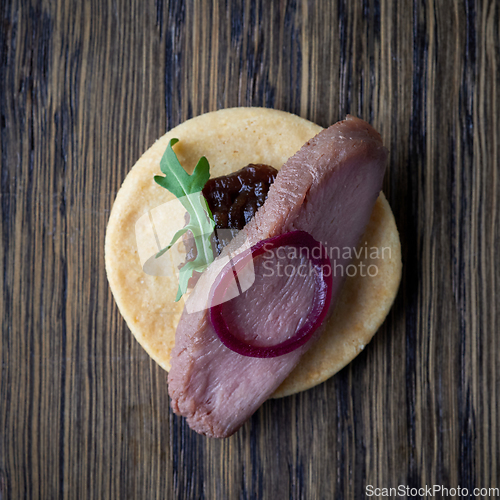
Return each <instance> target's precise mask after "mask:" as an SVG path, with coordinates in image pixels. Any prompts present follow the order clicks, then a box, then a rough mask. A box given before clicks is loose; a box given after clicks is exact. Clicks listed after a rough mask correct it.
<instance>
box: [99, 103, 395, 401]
mask: <svg viewBox="0 0 500 500" xmlns="http://www.w3.org/2000/svg"><path fill="white" fill-rule="evenodd" d="M320 131H321V127H319V126H318V125H315V124H314V123H311V122H309V121H307V120H304V119H302V118H299V117H298V116H295V115H292V114H289V113H285V112H283V111H276V110H271V109H265V108H232V109H225V110H220V111H215V112H212V113H207V114H204V115H201V116H198V117H196V118H193V119H191V120H188V121H186V122H184V123H182V124H181V125H179V126H178V127H175V128H174V129H172V130H171V131H170V132H168V133H167V134H165V135H164V136H163V137H162V138H160V139H159V140H158V141H156V142H155V143H154V144H153V146H152V147H151V148H150V149H148V150H147V151H146V152H145V153H144V155H143V156H142V157H141V158H140V159H139V161H138V162H137V163H136V164H135V165H134V167H133V168H132V170H131V171H130V173H129V174H128V175H127V177H126V179H125V181H124V182H123V185H122V187H121V188H120V190H119V192H118V194H117V197H116V200H115V203H114V205H113V209H112V211H111V216H110V219H109V223H108V228H107V233H106V248H105V256H106V271H107V275H108V280H109V283H110V286H111V290H112V292H113V295H114V297H115V300H116V302H117V304H118V308H119V309H120V312H121V313H122V315H123V317H124V318H125V321H126V322H127V324H128V326H129V327H130V329H131V331H132V333H133V334H134V336H135V337H136V339H137V340H138V341H139V343H140V344H141V345H142V346H143V347H144V349H145V350H146V351H147V352H148V354H149V355H150V356H151V357H152V358H153V359H154V360H155V361H156V362H157V363H158V364H159V365H160V366H161V367H163V368H164V369H165V370H169V368H170V352H171V350H172V348H173V346H174V342H175V329H176V326H177V323H178V321H179V318H180V315H181V312H182V309H183V306H184V303H183V301H182V300H181V301H180V302H177V303H176V302H174V298H175V295H176V291H177V283H176V282H175V280H173V279H172V278H171V277H165V276H151V275H148V274H146V273H145V272H144V271H143V268H142V265H141V262H140V259H139V253H138V247H137V240H136V227H135V226H136V222H137V221H138V220H139V219H140V218H141V217H142V216H143V215H144V214H147V213H148V212H150V211H151V210H154V209H155V208H156V207H158V206H160V205H162V204H164V203H166V202H169V201H171V200H174V199H175V197H174V196H173V195H172V194H170V193H169V192H168V191H167V190H165V189H163V188H161V187H160V186H158V185H157V184H156V183H155V182H154V180H153V176H154V175H155V174H159V173H160V159H161V157H162V155H163V153H164V152H165V149H166V147H167V145H168V142H169V141H170V139H172V138H174V137H175V138H177V139H179V143H178V144H176V145H175V146H174V150H175V152H176V154H177V156H178V158H179V161H180V162H181V164H182V165H183V166H184V167H185V168H187V170H188V171H189V172H191V171H192V170H193V168H194V166H195V165H196V162H197V161H198V159H199V158H200V157H201V156H206V157H207V159H208V161H209V163H210V173H211V176H212V177H218V176H220V175H226V174H228V173H231V172H234V171H235V170H238V169H240V168H241V167H244V166H246V165H247V164H249V163H265V164H268V165H272V166H273V167H275V168H277V169H280V168H281V166H282V165H283V164H284V163H285V162H286V160H287V159H288V158H289V157H290V156H292V155H293V154H294V153H295V152H296V151H298V150H299V149H300V148H301V146H302V145H303V144H304V143H305V142H307V141H308V140H309V139H311V138H312V137H313V136H315V135H316V134H317V133H318V132H320ZM177 216H178V217H177V219H176V218H174V217H172V218H168V219H163V220H162V224H161V230H162V232H163V233H164V237H165V239H166V240H169V238H170V237H171V235H173V233H174V232H175V231H176V230H177V229H178V227H177V226H178V221H179V217H182V211H180V212H179V213H178V214H177ZM141 241H143V240H141ZM365 248H366V251H365V250H364V249H365ZM377 249H378V251H377ZM155 250H157V249H154V248H152V249H151V254H152V253H153V252H154V251H155ZM359 250H362V252H361V254H362V255H361V256H360V258H359V259H355V260H354V261H353V264H354V265H355V266H357V267H356V268H357V269H358V272H356V273H355V275H354V276H353V277H348V278H347V280H346V283H345V285H344V288H343V290H342V293H341V296H340V297H339V301H338V304H337V307H336V310H335V313H334V315H333V316H332V318H331V319H330V321H329V323H328V327H327V329H326V331H325V333H324V334H323V336H322V337H321V339H320V340H319V341H318V343H317V344H315V345H314V346H313V347H312V348H311V349H310V350H309V351H308V352H307V353H306V355H305V356H304V357H303V358H302V360H301V362H300V363H299V365H298V366H297V367H296V368H295V370H294V371H293V372H292V373H291V374H290V375H289V377H288V378H287V379H286V380H285V381H284V382H283V384H282V385H281V386H280V387H279V388H278V389H277V391H276V392H275V394H274V397H282V396H287V395H289V394H293V393H295V392H299V391H303V390H305V389H308V388H310V387H313V386H315V385H317V384H319V383H321V382H323V381H324V380H326V379H327V378H329V377H331V376H332V375H334V374H335V373H336V372H337V371H339V370H340V369H341V368H343V367H344V366H345V365H346V364H348V363H349V362H350V361H351V360H352V359H353V358H354V357H355V356H356V355H357V354H359V353H360V352H361V350H362V349H363V348H364V347H365V346H366V344H368V342H370V340H371V338H372V337H373V335H374V334H375V333H376V331H377V329H378V328H379V326H380V325H381V324H382V322H383V321H384V318H385V317H386V315H387V313H388V311H389V309H390V307H391V305H392V302H393V301H394V298H395V296H396V293H397V289H398V286H399V282H400V278H401V249H400V242H399V235H398V231H397V228H396V224H395V221H394V216H393V214H392V212H391V209H390V207H389V204H388V203H387V200H386V199H385V197H384V195H383V194H382V193H381V194H380V197H379V199H378V200H377V203H376V204H375V208H374V210H373V214H372V217H371V220H370V223H369V225H368V227H367V229H366V233H365V236H364V238H363V239H362V242H361V245H360V249H359ZM377 254H378V255H377ZM360 263H361V264H363V265H364V266H365V267H364V268H362V269H364V273H363V272H359V269H360V267H359V264H360ZM370 265H372V266H376V269H377V274H376V275H375V276H372V277H370V276H369V275H368V272H367V270H368V266H370ZM352 269H354V268H352ZM370 269H371V273H370V274H375V267H372V268H370ZM362 274H364V276H362Z"/></svg>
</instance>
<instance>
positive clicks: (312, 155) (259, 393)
mask: <svg viewBox="0 0 500 500" xmlns="http://www.w3.org/2000/svg"><path fill="white" fill-rule="evenodd" d="M386 161H387V150H386V149H385V148H384V147H383V145H382V141H381V138H380V135H379V133H378V132H376V131H375V130H374V129H373V128H372V127H371V126H370V125H369V124H368V123H366V122H364V121H363V120H360V119H358V118H355V117H352V116H347V118H346V119H345V120H343V121H340V122H338V123H336V124H334V125H332V126H331V127H329V128H328V129H325V130H323V131H322V132H320V133H319V134H318V135H317V136H315V137H314V138H313V139H311V140H310V141H309V142H307V143H306V144H305V145H304V146H303V147H302V148H301V149H300V150H299V151H298V152H297V153H296V154H295V155H294V156H292V157H291V158H290V159H289V160H288V161H287V162H286V163H285V165H283V167H282V168H281V170H280V172H279V173H278V176H277V177H276V180H275V182H274V183H273V184H272V186H271V188H270V190H269V194H268V197H267V200H266V202H265V204H264V205H263V206H262V207H261V208H260V209H259V210H258V212H257V213H256V214H255V217H254V218H253V219H252V220H251V221H250V222H249V223H248V224H247V225H246V226H245V228H244V230H243V231H244V232H245V235H246V237H247V238H248V240H249V241H250V243H251V244H255V243H257V242H258V241H261V240H264V239H267V238H270V237H273V236H276V235H279V234H283V233H286V232H288V231H293V230H302V231H306V232H308V233H310V234H311V235H312V236H313V237H314V238H315V239H316V240H318V241H320V242H322V243H323V245H325V246H326V247H327V250H329V251H330V255H331V257H332V259H331V260H332V262H331V264H332V268H333V269H334V273H333V274H334V277H333V294H332V297H333V299H332V304H331V306H330V310H329V315H331V314H332V312H333V309H334V306H335V298H336V297H337V296H338V294H339V291H340V289H341V287H342V284H343V281H344V279H343V275H345V274H346V273H345V272H342V269H345V267H346V266H347V265H348V264H349V261H348V260H344V259H342V258H338V257H339V255H338V254H339V252H336V251H334V252H333V254H332V251H331V250H330V249H335V248H340V249H343V248H344V247H349V248H355V247H356V246H357V245H358V243H359V240H360V238H361V236H362V235H363V233H364V230H365V227H366V225H367V223H368V221H369V219H370V215H371V212H372V209H373V206H374V204H375V201H376V200H377V197H378V195H379V193H380V190H381V187H382V181H383V177H384V171H385V165H386ZM342 253H344V252H340V257H342ZM344 254H345V253H344ZM334 257H335V258H336V259H335V258H334ZM262 264H263V263H262V262H256V265H255V270H256V274H257V279H256V286H253V287H251V288H250V290H248V291H247V292H245V294H246V295H245V296H243V297H241V298H238V299H237V300H234V301H231V303H228V304H229V305H228V306H227V307H228V309H227V310H228V312H229V315H230V317H231V320H230V321H231V325H234V328H240V329H242V330H245V329H246V328H248V329H253V331H254V332H260V334H261V336H262V338H263V339H264V343H265V342H267V341H269V340H271V343H278V342H280V341H282V340H284V339H285V338H287V337H288V336H290V335H291V334H293V333H294V331H295V328H297V327H298V326H300V324H302V322H303V321H305V319H306V318H307V314H308V311H309V304H310V303H311V297H312V293H313V284H312V282H311V281H310V280H308V279H304V280H302V281H300V280H298V279H297V277H295V278H294V279H285V278H283V277H275V278H269V279H268V281H267V282H266V283H267V285H266V286H260V288H259V283H260V284H261V285H262V283H263V281H262V280H260V279H259V276H262V271H263V266H262ZM211 267H212V266H211ZM210 272H212V271H211V268H210V267H209V269H207V270H206V271H205V273H210ZM269 280H270V281H269ZM200 285H201V286H202V285H203V280H200V282H199V283H198V284H197V287H198V286H200ZM194 292H196V288H195V290H194ZM189 300H191V299H189ZM301 311H303V314H301ZM297 314H298V316H297ZM321 330H322V328H319V329H318V331H317V333H316V334H315V335H314V337H313V338H312V339H311V340H310V341H308V342H307V343H306V344H305V345H303V346H302V347H301V348H299V349H297V350H295V351H293V352H291V353H288V354H285V355H283V356H279V357H275V358H251V357H247V356H242V355H240V354H237V353H235V352H234V351H232V350H230V349H228V348H227V347H225V346H224V345H223V344H222V343H221V341H220V340H219V338H218V336H217V334H216V332H215V331H214V329H213V328H212V325H211V323H210V318H209V311H208V309H206V310H203V311H200V312H195V313H191V314H188V313H187V311H186V310H184V312H183V315H182V317H181V320H180V322H179V325H178V327H177V331H176V337H175V348H174V349H173V351H172V358H171V370H170V372H169V376H168V385H169V394H170V397H171V405H172V408H173V410H174V412H175V413H177V414H179V415H183V416H184V417H186V418H187V421H188V423H189V425H190V427H191V428H192V429H193V430H195V431H197V432H199V433H201V434H205V435H208V436H212V437H219V438H222V437H227V436H230V435H231V434H233V433H234V432H235V431H236V430H237V429H238V428H239V427H240V426H241V425H242V424H243V423H244V422H245V421H246V420H247V419H248V418H249V417H250V416H251V415H252V414H253V413H254V412H255V411H256V410H257V409H258V408H259V407H260V405H261V404H262V403H263V402H264V401H265V400H266V399H267V398H268V397H269V396H270V395H271V394H272V393H273V392H274V391H275V390H276V388H277V387H278V386H279V385H280V384H281V382H283V380H284V379H285V378H286V377H287V376H288V374H289V373H290V372H291V371H292V370H293V368H294V367H295V366H296V365H297V363H298V362H299V360H300V357H301V356H302V355H303V354H304V352H306V351H307V349H309V348H310V347H311V345H312V343H313V342H314V341H315V340H316V339H317V338H318V336H319V335H321ZM254 337H255V336H253V338H254Z"/></svg>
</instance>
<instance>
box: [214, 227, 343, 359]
mask: <svg viewBox="0 0 500 500" xmlns="http://www.w3.org/2000/svg"><path fill="white" fill-rule="evenodd" d="M282 246H289V247H296V248H298V249H301V248H308V249H309V250H310V251H309V252H308V253H307V255H308V257H309V260H310V261H311V265H312V268H313V269H314V283H315V290H314V298H313V303H312V306H311V308H310V312H309V314H308V317H307V320H306V321H305V323H304V324H303V325H302V326H301V327H300V328H299V330H298V331H297V332H296V333H295V334H294V335H293V336H292V337H290V338H288V339H287V340H285V341H283V342H280V343H279V344H275V345H271V346H267V345H266V346H257V345H253V344H250V343H247V342H244V341H242V340H241V339H238V338H237V337H235V336H234V335H233V334H232V333H231V331H230V329H229V328H228V325H227V323H226V321H225V320H224V317H223V314H222V304H223V302H224V301H223V300H220V299H221V298H223V297H224V294H225V292H226V290H227V288H228V287H229V286H230V284H231V283H232V282H233V280H234V279H235V276H237V273H239V271H241V270H242V269H243V268H244V267H245V265H247V264H248V262H249V260H250V259H255V258H256V257H258V256H259V255H261V254H263V253H264V252H265V251H268V250H272V249H275V248H279V247H282ZM318 247H319V248H320V251H319V252H317V253H319V256H318V257H315V256H314V254H315V252H313V251H312V250H313V248H318ZM332 282H333V279H332V268H331V264H330V259H329V258H328V255H327V252H326V250H325V248H324V247H323V245H321V243H320V242H318V241H316V240H315V239H314V238H313V237H312V236H311V235H310V234H309V233H306V232H305V231H291V232H288V233H284V234H280V235H278V236H274V237H272V238H268V239H266V240H262V241H259V242H258V243H257V244H256V245H254V246H253V247H252V248H251V249H250V251H248V250H247V251H244V252H242V253H240V254H238V255H237V256H236V257H235V258H233V259H232V260H231V262H229V263H228V264H227V265H226V266H225V267H224V268H223V269H222V271H221V272H220V274H219V276H218V277H217V279H216V281H215V283H214V284H213V286H212V289H211V291H210V304H214V303H215V304H216V305H214V306H212V307H211V308H210V321H211V323H212V326H213V327H214V330H215V332H216V333H217V335H218V337H219V339H220V340H221V342H222V343H223V344H224V345H225V346H226V347H227V348H229V349H231V350H232V351H235V352H237V353H238V354H241V355H243V356H249V357H253V358H274V357H276V356H282V355H283V354H287V353H289V352H292V351H294V350H295V349H298V348H299V347H300V346H302V345H304V344H305V343H306V342H307V341H308V340H309V339H310V338H311V337H312V336H313V334H314V332H315V331H316V330H317V329H318V327H319V326H320V325H321V323H322V322H323V320H324V319H325V317H326V315H327V313H328V309H329V307H330V302H331V300H332Z"/></svg>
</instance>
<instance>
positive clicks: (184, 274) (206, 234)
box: [154, 139, 215, 302]
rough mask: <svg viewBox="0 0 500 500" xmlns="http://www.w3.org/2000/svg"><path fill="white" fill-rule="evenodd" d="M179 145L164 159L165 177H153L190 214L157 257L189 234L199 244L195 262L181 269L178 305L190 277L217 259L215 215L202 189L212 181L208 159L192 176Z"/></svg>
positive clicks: (167, 151) (163, 170) (199, 164)
mask: <svg viewBox="0 0 500 500" xmlns="http://www.w3.org/2000/svg"><path fill="white" fill-rule="evenodd" d="M177 142H179V140H178V139H171V140H170V142H169V144H168V146H167V149H166V150H165V153H164V154H163V157H162V159H161V162H160V168H161V171H162V172H163V173H164V174H165V177H162V176H161V175H155V176H154V180H155V181H156V183H157V184H159V185H160V186H162V187H164V188H165V189H168V190H169V191H170V192H171V193H172V194H174V195H175V196H176V197H177V198H178V199H179V201H180V202H181V203H182V205H183V206H184V208H185V209H186V210H187V212H188V214H189V222H188V224H187V225H186V226H185V227H183V228H182V229H179V231H177V232H176V233H175V234H174V236H173V238H172V241H171V242H170V243H169V245H168V246H166V247H165V248H164V249H163V250H160V251H159V252H158V253H157V254H156V258H158V257H161V256H162V255H163V254H164V253H165V252H167V251H168V250H169V249H170V248H171V247H172V245H173V244H174V243H175V242H176V241H177V240H178V239H179V238H180V237H181V236H182V235H183V234H184V233H186V232H187V231H191V232H192V234H193V237H194V240H195V244H196V250H197V256H196V259H195V260H193V261H190V262H186V264H185V265H184V266H183V267H182V268H181V269H180V272H179V289H178V291H177V297H176V299H175V301H176V302H177V301H178V300H179V299H180V298H181V297H182V295H183V294H184V293H185V292H186V290H187V285H188V281H189V278H191V276H192V275H193V272H194V271H197V272H203V271H204V270H205V269H206V268H207V267H208V265H209V264H210V263H211V262H212V261H213V260H214V255H213V252H212V245H211V242H210V236H211V234H212V233H213V231H214V228H215V222H214V220H213V217H212V213H211V212H210V209H209V208H208V204H207V201H206V200H205V198H204V197H203V194H202V192H201V190H202V189H203V186H205V183H206V182H207V181H208V179H209V178H210V166H209V164H208V160H207V159H206V158H205V157H204V156H202V157H201V158H200V159H199V160H198V163H197V164H196V167H195V168H194V171H193V173H192V174H191V175H189V174H188V173H187V172H186V171H185V170H184V168H182V165H181V164H180V162H179V159H178V158H177V155H176V154H175V152H174V150H173V149H172V146H173V145H174V144H176V143H177Z"/></svg>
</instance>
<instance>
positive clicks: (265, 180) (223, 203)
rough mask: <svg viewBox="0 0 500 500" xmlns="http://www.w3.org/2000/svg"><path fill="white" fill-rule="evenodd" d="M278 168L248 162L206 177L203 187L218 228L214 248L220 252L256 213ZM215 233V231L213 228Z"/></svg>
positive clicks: (264, 199)
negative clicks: (213, 176)
mask: <svg viewBox="0 0 500 500" xmlns="http://www.w3.org/2000/svg"><path fill="white" fill-rule="evenodd" d="M277 173H278V171H277V170H276V169H275V168H273V167H270V166H269V165H262V164H259V165H254V164H250V165H247V166H246V167H244V168H242V169H240V170H238V171H237V172H234V173H232V174H229V175H223V176H222V177H215V178H214V179H209V180H208V181H207V183H206V184H205V187H204V188H203V196H205V199H206V200H207V202H208V206H209V207H210V210H211V212H212V215H213V217H214V221H215V227H216V230H217V229H229V231H223V234H222V236H221V235H220V234H221V233H219V236H218V237H216V238H214V243H215V250H216V252H217V254H220V252H221V251H222V249H223V248H224V247H225V246H226V245H227V244H228V243H229V242H230V241H231V239H232V238H233V237H234V236H235V235H236V233H237V232H238V231H240V230H241V229H243V227H244V226H245V224H247V223H248V222H249V221H250V220H251V219H252V217H253V216H254V215H255V212H257V210H258V209H259V208H260V207H261V206H262V205H263V204H264V202H265V201H266V198H267V193H268V191H269V186H270V185H271V184H272V183H273V182H274V179H275V178H276V175H277ZM216 234H217V231H216Z"/></svg>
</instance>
